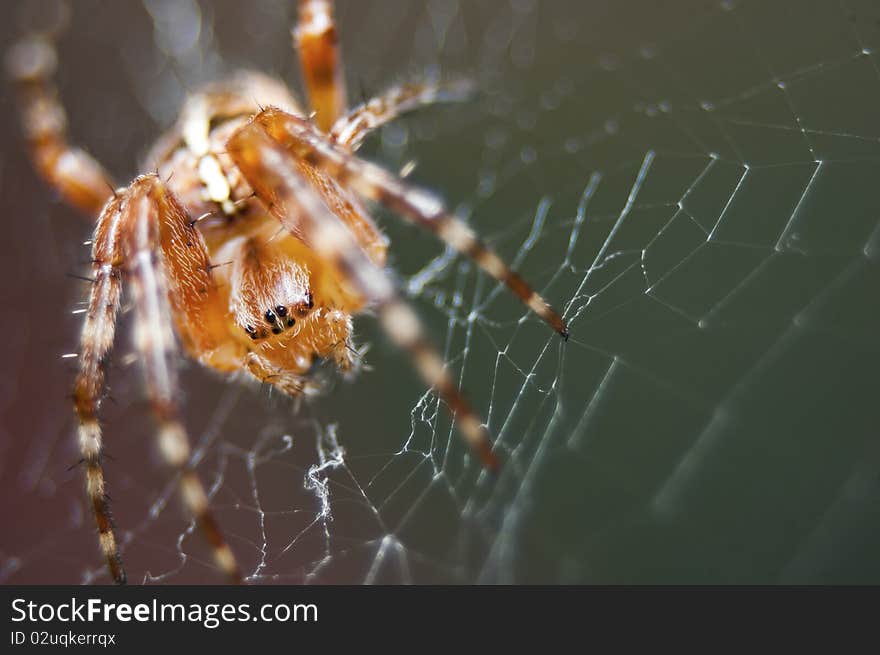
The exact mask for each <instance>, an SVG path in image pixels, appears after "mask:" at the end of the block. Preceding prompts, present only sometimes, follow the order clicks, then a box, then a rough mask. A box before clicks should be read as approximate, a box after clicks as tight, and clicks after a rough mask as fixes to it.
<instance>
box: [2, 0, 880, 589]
mask: <svg viewBox="0 0 880 655" xmlns="http://www.w3.org/2000/svg"><path fill="white" fill-rule="evenodd" d="M10 4H11V5H12V6H11V7H10V9H9V12H8V16H9V17H10V20H8V21H6V24H5V27H3V28H2V30H3V34H2V45H3V46H4V48H5V47H7V46H8V44H9V43H10V42H11V40H12V39H14V38H15V37H16V35H18V34H21V33H22V31H23V30H24V29H27V26H29V25H34V24H37V25H39V24H40V23H41V21H43V22H45V21H46V20H47V19H48V18H49V17H51V15H52V12H53V4H52V3H49V2H27V3H24V2H17V3H10ZM337 4H338V13H339V21H340V33H341V40H342V46H343V55H344V58H345V65H346V69H347V79H348V86H349V90H350V93H351V96H352V97H353V98H355V99H357V98H359V97H361V96H369V95H370V94H372V93H375V92H378V91H380V90H382V89H383V88H385V87H386V86H388V85H389V84H391V83H393V82H395V81H400V80H402V79H408V78H411V77H412V76H418V75H422V74H424V72H425V71H427V70H434V71H439V72H440V73H441V74H444V75H449V76H452V75H464V76H468V77H471V78H473V79H475V80H476V81H477V82H478V86H479V89H480V93H479V94H478V96H477V97H476V98H475V99H474V100H473V101H472V102H469V103H466V104H462V105H455V106H443V107H437V108H433V109H430V110H426V111H424V112H421V113H419V114H418V115H414V116H411V117H407V118H406V119H405V120H402V121H401V122H400V123H398V124H395V125H394V126H391V127H389V128H387V129H385V130H383V131H382V133H381V134H379V135H377V136H376V137H374V138H372V139H371V140H370V141H369V142H368V143H367V144H366V145H365V147H364V148H363V150H362V153H363V154H364V155H365V156H366V157H368V158H370V159H372V160H374V161H377V162H380V163H382V164H384V165H386V166H388V167H389V168H392V169H395V170H396V169H399V168H400V167H401V166H403V165H404V164H405V163H406V162H408V161H410V160H414V161H416V163H417V167H416V169H415V172H414V173H413V175H412V179H413V180H414V181H417V182H418V183H420V184H423V185H425V186H428V187H430V188H433V189H435V190H437V191H438V192H440V193H441V194H442V195H443V197H444V198H445V199H446V200H447V201H448V202H449V204H450V206H451V207H453V208H454V209H455V210H456V211H457V212H458V213H459V214H460V215H462V216H464V217H466V218H467V219H468V220H469V221H470V222H471V223H472V225H474V226H475V228H477V229H478V230H479V231H480V232H481V233H483V234H485V235H486V236H487V238H489V240H490V241H491V242H492V244H493V245H494V246H495V247H496V248H497V249H498V250H499V251H500V252H501V253H503V254H504V256H505V257H508V258H509V259H511V260H514V261H515V262H516V263H517V265H518V267H519V268H520V270H521V271H522V272H523V274H524V275H525V276H526V277H527V278H528V279H529V280H531V281H533V282H534V283H535V284H536V285H537V286H538V287H539V288H541V289H542V290H543V291H544V292H545V295H546V296H547V297H548V298H549V299H550V300H551V301H552V302H553V303H554V304H555V305H557V306H559V307H561V308H563V309H564V310H565V313H566V317H567V318H568V319H569V320H570V326H571V332H572V338H571V340H570V341H569V342H568V343H567V344H563V343H561V342H560V341H559V339H558V338H556V337H554V335H553V334H551V333H549V331H548V330H547V329H546V327H545V326H543V325H542V324H540V323H538V322H537V321H536V320H535V319H533V318H532V317H530V316H526V315H524V313H523V310H522V308H521V307H520V306H519V305H518V304H517V303H516V302H514V301H513V300H512V299H511V298H510V297H508V295H507V294H506V293H505V292H504V291H503V290H500V289H498V288H496V286H495V285H494V284H492V283H490V282H489V281H488V280H487V279H486V278H485V277H484V276H482V275H480V274H478V273H477V272H475V271H474V269H473V267H472V266H471V265H470V264H469V263H468V262H466V261H464V260H462V259H460V258H457V257H454V256H452V255H450V254H448V253H445V252H444V250H443V248H442V247H440V246H438V245H437V244H436V243H435V242H434V241H433V240H432V239H431V238H430V237H429V236H426V235H424V234H421V233H419V232H417V231H415V230H413V229H412V228H408V227H405V226H403V225H401V223H400V221H397V220H396V219H395V218H394V217H393V216H390V215H388V214H387V213H385V212H382V211H379V210H377V213H378V214H379V216H380V219H381V221H382V224H383V226H384V227H385V228H386V229H387V231H388V233H389V235H390V237H391V238H392V242H393V244H394V246H393V253H394V254H393V260H392V266H393V270H394V271H395V274H396V275H397V276H398V277H399V280H400V282H401V284H402V285H403V288H404V289H405V290H406V291H407V292H408V293H409V295H410V296H411V298H412V300H413V302H414V303H415V304H416V306H417V308H418V309H419V311H420V313H421V315H422V316H423V317H424V318H425V321H426V322H427V323H428V325H429V327H430V329H431V331H432V333H433V334H434V335H435V336H436V338H437V341H438V343H439V344H440V346H441V348H442V349H443V351H444V354H445V356H446V358H447V360H448V362H449V365H450V366H451V367H452V368H453V370H454V371H455V372H456V373H457V374H460V379H461V384H462V387H463V388H464V389H466V391H467V392H468V394H469V396H470V397H471V398H472V400H473V402H474V404H475V405H476V407H477V408H479V410H480V411H481V412H482V413H483V415H484V417H485V418H486V419H487V421H488V424H489V427H490V430H491V431H492V433H493V434H494V435H495V438H496V440H497V442H498V448H499V452H500V453H501V456H502V458H503V460H504V468H503V471H502V472H501V474H500V475H499V476H498V477H497V478H496V479H492V478H490V477H489V476H486V475H485V474H483V473H482V472H481V471H480V470H479V468H478V467H477V466H476V465H475V463H474V462H473V461H472V460H471V459H470V457H469V456H468V453H467V451H466V449H465V448H464V447H463V445H462V444H461V443H459V441H458V440H457V437H456V435H455V433H454V432H453V431H452V430H451V426H450V420H449V417H448V413H447V412H446V410H445V408H444V407H442V406H440V407H438V404H437V401H436V399H435V398H434V397H433V396H432V395H431V394H430V393H428V392H427V391H426V390H425V389H424V385H423V384H422V383H421V382H420V381H419V379H418V378H417V376H416V375H415V374H414V373H413V372H412V370H411V367H410V366H409V363H408V362H407V360H406V357H405V356H403V355H402V354H401V353H399V352H397V351H395V350H394V349H393V348H392V347H390V346H389V345H388V343H387V341H386V340H385V339H384V337H383V336H382V335H381V333H380V332H379V330H378V329H377V327H376V325H375V322H374V321H373V320H372V319H371V318H370V317H369V316H366V317H363V318H361V319H359V321H358V323H357V326H358V332H359V334H360V339H361V341H364V342H369V343H371V344H372V349H371V350H370V352H369V354H368V358H367V359H368V363H369V364H370V366H371V367H372V370H370V371H367V372H365V373H364V374H363V375H362V376H361V377H360V379H358V380H357V381H355V382H353V383H345V382H342V381H338V382H337V383H335V384H334V385H333V388H332V390H331V391H330V392H329V393H328V394H327V395H325V396H324V397H322V398H320V399H319V400H317V401H316V402H310V403H302V404H299V405H297V404H295V403H292V402H290V401H288V400H286V399H284V398H280V397H278V396H277V395H274V394H272V393H271V392H270V391H269V390H268V389H259V388H253V387H249V386H243V385H241V384H237V383H230V382H229V381H226V380H222V379H220V378H218V377H216V376H214V375H212V374H210V373H208V372H206V371H203V370H201V369H199V368H198V367H196V366H194V365H192V364H189V365H185V366H184V368H183V382H184V387H185V395H184V397H183V398H182V402H183V403H184V404H185V413H186V420H187V424H188V426H189V428H190V430H191V432H192V436H193V439H194V440H195V441H197V443H198V444H199V447H198V451H197V452H198V457H199V462H200V463H199V471H200V474H201V476H202V479H203V480H204V481H205V482H206V483H207V484H208V485H209V486H210V487H211V490H212V493H213V497H214V503H215V506H216V508H217V514H218V517H219V519H220V521H221V523H222V524H223V525H224V527H225V528H226V530H227V532H228V535H229V539H230V542H231V544H232V546H233V548H234V550H235V551H236V554H237V555H238V556H239V558H240V559H241V561H242V563H243V566H244V568H245V569H246V571H247V572H248V573H249V574H250V575H251V581H252V582H254V583H300V582H316V583H322V582H347V583H362V582H380V583H427V582H453V583H473V582H482V583H537V582H550V583H573V582H580V583H869V582H873V583H878V582H880V561H878V556H877V553H878V552H880V443H878V436H880V435H878V426H880V420H878V419H880V415H878V414H880V411H878V402H877V400H878V393H877V391H878V363H880V340H878V335H880V302H878V301H880V297H878V290H880V275H878V273H880V265H878V264H880V194H878V192H877V188H878V183H880V52H878V47H880V8H878V6H877V5H876V3H873V2H868V1H861V2H856V1H854V0H833V1H831V0H829V1H828V2H820V1H815V2H814V1H810V2H801V1H795V0H792V1H781V0H774V1H770V2H758V1H742V2H739V1H736V0H729V1H724V2H687V1H681V2H673V3H668V2H667V3H658V2H649V1H644V0H641V1H632V2H611V1H610V0H607V1H602V2H598V1H587V2H579V1H578V2H575V1H570V2H561V1H558V2H557V1H553V0H550V1H542V2H538V1H536V0H510V1H509V2H508V1H501V0H485V1H467V2H455V1H452V0H427V1H425V2H403V1H399V2H391V1H386V0H375V1H367V2H361V1H358V2H353V1H350V2H346V1H344V0H343V1H340V2H338V3H337ZM73 5H74V7H73V9H74V11H73V16H72V24H71V28H70V29H69V30H68V31H67V33H66V34H65V36H64V37H63V38H62V40H61V43H60V53H61V54H60V57H61V70H60V73H59V76H58V83H59V86H60V89H61V93H62V96H63V98H64V101H65V103H66V105H67V108H68V113H69V115H70V121H71V127H70V131H71V134H72V135H73V138H74V139H75V140H76V141H77V142H78V143H81V144H84V145H85V146H86V147H88V148H89V150H90V151H91V152H92V153H94V154H95V155H96V156H98V157H99V158H100V159H101V160H102V161H104V162H105V163H106V164H107V165H108V167H110V169H111V170H112V171H113V172H114V174H116V176H117V179H119V180H126V179H129V178H130V177H132V176H133V175H135V174H136V173H138V172H139V169H138V162H139V159H140V156H141V155H142V154H143V153H144V152H145V150H146V149H147V148H148V147H149V145H150V143H151V141H152V140H153V139H155V138H156V137H157V136H158V135H159V134H160V133H161V130H162V129H164V128H165V127H167V126H168V125H169V123H170V122H171V121H172V120H173V119H174V116H175V111H176V108H177V107H179V104H180V102H181V100H182V98H183V96H184V95H185V93H186V92H187V89H191V88H193V87H195V86H197V85H198V84H199V83H200V82H202V81H206V80H208V79H213V78H216V77H218V76H221V75H223V74H224V73H226V72H229V71H231V70H234V69H236V68H239V67H253V68H258V69H260V70H263V71H267V72H271V73H274V74H276V75H279V76H281V77H282V78H284V79H286V80H288V81H289V82H290V83H291V84H292V85H294V86H295V87H296V86H297V85H298V84H299V76H298V71H297V70H296V62H295V59H294V57H293V54H292V50H291V47H290V35H289V27H290V26H291V25H292V23H293V16H294V10H295V7H294V3H293V2H276V1H272V2H270V1H268V0H260V1H257V2H253V3H240V2H231V1H230V2H207V1H206V0H202V1H201V2H195V1H194V0H174V1H172V0H144V2H124V3H122V2H109V1H106V0H105V1H101V0H80V1H77V2H75V3H73ZM0 111H2V116H3V118H4V120H3V121H2V124H0V130H2V136H0V143H2V157H0V198H2V204H3V206H4V207H5V208H6V226H7V233H6V235H5V238H4V239H2V240H0V241H2V242H0V248H2V254H0V267H2V276H0V279H2V281H3V282H2V285H0V294H2V306H3V307H4V311H3V312H2V314H0V325H2V333H3V334H4V335H5V338H4V339H3V340H2V341H0V361H2V362H3V367H4V371H5V372H6V374H5V375H4V376H3V377H2V379H0V385H2V392H0V489H2V492H3V494H2V496H3V498H4V500H3V502H2V506H0V525H2V526H3V529H2V530H0V582H3V583H48V582H71V583H75V582H81V581H87V582H89V581H95V582H106V581H107V576H106V574H105V573H104V572H103V570H102V568H101V563H100V560H99V557H98V554H97V548H96V547H95V538H94V535H93V528H92V525H91V519H90V517H89V516H88V514H87V511H86V508H85V505H84V502H83V500H84V499H83V494H82V482H81V475H80V472H79V471H78V470H75V469H74V470H68V468H69V467H70V466H71V465H72V464H74V463H75V462H76V461H77V454H76V448H75V440H74V438H73V427H74V426H73V421H72V417H71V415H70V414H71V412H70V408H69V400H68V397H67V394H68V390H69V388H70V385H71V382H72V378H73V368H72V366H71V363H72V361H75V360H70V359H61V355H62V354H64V353H70V352H75V350H76V341H77V337H78V329H79V324H80V320H81V316H78V315H71V313H70V312H71V311H72V310H75V309H76V308H77V307H78V306H79V305H78V303H80V302H81V301H82V300H83V298H84V297H85V293H86V292H87V288H86V285H85V284H83V283H82V282H81V281H79V280H76V279H74V278H72V277H69V274H76V273H81V272H82V271H83V268H84V264H85V262H86V261H87V259H88V251H87V249H85V248H84V247H83V246H82V245H81V243H82V242H83V241H84V240H86V239H87V238H88V236H89V224H88V222H86V221H83V220H82V218H81V217H78V216H77V215H76V214H75V213H74V212H72V211H71V210H69V209H67V208H65V207H64V206H62V205H60V204H59V203H58V202H57V201H56V199H55V198H54V197H53V194H52V193H51V192H49V191H48V190H47V189H46V188H45V187H44V185H43V184H42V183H41V182H40V181H39V180H37V178H36V177H35V175H34V174H33V172H32V170H31V168H30V166H29V164H28V162H27V160H26V157H25V154H24V151H23V148H22V144H21V140H20V137H19V136H18V129H17V126H16V118H15V112H14V103H13V99H12V97H11V93H10V89H9V87H8V85H7V84H5V83H4V86H3V95H2V109H0ZM125 325H126V326H127V325H128V321H127V320H126V321H125ZM129 342H130V339H129V338H128V330H127V329H123V330H122V331H121V333H120V338H119V339H118V344H117V351H116V353H117V356H116V360H115V363H114V365H113V367H112V370H111V373H110V382H111V390H110V393H111V397H112V402H107V403H105V406H104V418H105V426H106V433H107V440H108V451H109V454H110V455H111V456H112V459H111V460H110V461H109V462H108V479H109V485H110V493H111V495H112V497H113V499H114V508H115V514H116V518H117V523H118V525H119V529H120V533H121V535H122V537H123V541H124V545H125V546H124V557H125V560H126V564H127V567H128V570H129V578H130V580H132V581H134V582H141V581H144V582H168V583H187V582H194V583H202V582H218V581H221V579H220V576H219V575H218V574H217V573H216V571H214V570H213V568H212V566H211V565H210V562H209V559H208V557H207V556H206V552H205V549H204V547H203V545H202V543H201V540H200V539H199V538H198V536H197V535H193V534H191V529H190V526H189V524H188V522H187V521H186V519H185V517H184V516H183V515H182V512H181V511H180V510H179V508H178V506H177V502H176V499H175V498H174V496H173V480H172V479H171V478H170V477H169V475H168V474H167V472H165V471H164V470H163V469H162V467H161V466H160V464H159V462H158V458H157V457H155V455H154V453H153V441H152V432H151V426H150V421H149V416H148V412H147V409H146V406H145V403H144V401H143V393H142V389H141V385H140V382H139V378H138V372H137V367H136V365H133V364H132V361H131V359H132V358H131V357H129V353H130V350H131V349H130V346H129ZM337 444H338V445H339V446H341V448H342V449H344V454H341V451H340V450H339V449H338V448H337V447H336V445H337Z"/></svg>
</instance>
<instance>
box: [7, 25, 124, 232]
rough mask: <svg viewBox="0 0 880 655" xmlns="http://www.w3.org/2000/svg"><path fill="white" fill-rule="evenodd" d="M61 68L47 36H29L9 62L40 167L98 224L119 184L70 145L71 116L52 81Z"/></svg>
mask: <svg viewBox="0 0 880 655" xmlns="http://www.w3.org/2000/svg"><path fill="white" fill-rule="evenodd" d="M57 63H58V55H57V52H56V49H55V43H54V42H53V40H52V38H51V37H50V36H49V35H47V34H37V35H31V36H28V37H25V38H24V39H22V40H21V41H19V42H18V43H16V44H15V45H14V46H13V47H12V49H11V50H10V51H9V53H8V55H7V59H6V64H7V68H8V72H9V74H10V76H11V77H12V80H13V82H14V84H15V88H16V92H17V96H18V103H19V107H20V111H19V113H20V116H21V123H22V128H23V131H24V136H25V139H26V140H27V144H28V149H29V151H30V156H31V159H32V160H33V163H34V167H35V168H36V169H37V171H38V172H39V174H40V175H41V176H42V177H43V178H44V179H45V180H46V182H47V183H48V184H49V186H50V187H52V188H53V189H56V190H57V191H58V193H59V194H60V195H61V197H62V198H63V199H64V200H65V201H66V202H67V203H69V204H71V205H72V206H74V207H76V208H77V209H78V210H80V211H81V212H83V213H84V214H85V215H86V216H87V217H88V218H89V220H90V221H94V220H95V218H96V217H97V216H98V214H99V213H100V212H101V209H102V208H103V207H104V205H105V204H106V203H107V200H108V199H109V198H110V197H111V196H112V195H113V188H114V183H113V181H112V178H111V177H110V174H109V173H107V171H106V170H105V169H104V167H103V166H101V164H100V163H98V161H97V160H96V159H95V158H94V157H92V156H91V155H89V154H88V153H87V152H85V151H84V150H82V149H80V148H77V147H75V146H73V145H71V144H70V143H69V142H68V141H67V114H66V113H65V111H64V107H63V106H62V104H61V101H60V100H59V96H58V90H57V89H56V88H55V84H54V82H53V81H52V76H53V75H54V73H55V69H56V67H57Z"/></svg>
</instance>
